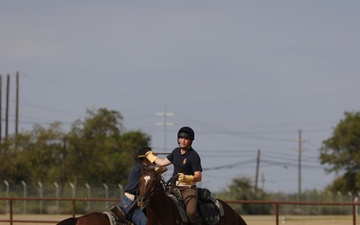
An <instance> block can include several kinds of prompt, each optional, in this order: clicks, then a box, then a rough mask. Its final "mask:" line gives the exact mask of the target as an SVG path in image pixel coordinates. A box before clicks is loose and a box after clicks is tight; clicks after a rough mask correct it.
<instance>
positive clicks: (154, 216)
mask: <svg viewBox="0 0 360 225" xmlns="http://www.w3.org/2000/svg"><path fill="white" fill-rule="evenodd" d="M146 208H147V213H148V220H149V221H151V224H161V225H172V224H175V222H174V221H175V220H174V219H173V216H174V215H175V213H176V212H174V211H173V209H174V206H173V201H172V200H171V199H170V198H169V197H168V196H167V194H166V192H165V190H164V189H163V188H162V186H161V185H158V186H157V187H156V188H155V190H154V195H153V199H152V201H151V203H150V204H149V205H148V206H147V207H146Z"/></svg>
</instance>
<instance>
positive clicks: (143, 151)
mask: <svg viewBox="0 0 360 225" xmlns="http://www.w3.org/2000/svg"><path fill="white" fill-rule="evenodd" d="M148 151H151V148H150V147H144V148H140V149H139V150H138V151H137V157H138V158H139V159H141V158H145V157H146V155H145V154H146V153H147V152H148Z"/></svg>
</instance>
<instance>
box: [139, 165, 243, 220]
mask: <svg viewBox="0 0 360 225" xmlns="http://www.w3.org/2000/svg"><path fill="white" fill-rule="evenodd" d="M169 182H172V183H173V181H172V178H170V180H169V181H168V182H165V181H164V180H163V178H162V176H161V174H160V173H158V172H156V171H154V169H151V168H150V169H149V168H143V175H142V176H141V178H140V187H139V197H138V205H139V206H140V207H146V214H147V217H148V222H147V224H148V225H179V224H189V223H188V222H187V221H186V220H184V217H183V215H181V214H180V212H179V206H178V205H177V204H176V203H175V201H174V200H173V199H172V198H170V197H169V195H168V192H167V189H168V187H169V186H173V185H170V184H169ZM217 200H218V202H219V203H220V204H221V205H222V208H223V212H224V213H223V215H222V216H221V217H219V220H218V221H217V223H216V225H230V224H231V225H246V222H245V221H244V220H243V218H242V217H241V216H240V215H239V214H238V213H237V212H236V211H235V210H234V209H233V208H231V206H230V205H229V204H227V203H225V202H224V201H222V200H220V199H217ZM202 224H204V225H205V224H213V223H206V221H205V220H204V221H203V222H202Z"/></svg>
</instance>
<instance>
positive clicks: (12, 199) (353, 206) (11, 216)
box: [0, 197, 360, 225]
mask: <svg viewBox="0 0 360 225" xmlns="http://www.w3.org/2000/svg"><path fill="white" fill-rule="evenodd" d="M0 201H7V202H8V206H9V210H8V214H9V219H5V220H0V222H9V223H10V225H13V223H25V222H26V223H35V224H36V223H51V224H55V223H58V222H59V221H54V220H17V219H14V211H13V205H14V202H15V201H68V202H71V203H72V204H71V205H72V206H71V207H72V209H71V211H72V216H73V217H75V215H76V202H83V201H87V202H119V201H120V200H119V199H110V198H19V197H5V198H3V197H2V198H0ZM225 202H226V203H229V204H272V205H274V206H275V222H276V225H279V206H280V205H319V206H320V205H333V206H351V209H352V210H351V211H352V221H353V225H356V216H357V207H358V206H359V205H360V203H358V202H354V203H352V202H288V201H259V200H256V201H251V200H225Z"/></svg>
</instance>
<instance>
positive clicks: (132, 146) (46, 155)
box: [0, 108, 360, 198]
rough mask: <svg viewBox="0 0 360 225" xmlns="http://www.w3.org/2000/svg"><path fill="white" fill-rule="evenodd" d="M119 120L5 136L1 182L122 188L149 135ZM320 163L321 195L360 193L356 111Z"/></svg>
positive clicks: (104, 112) (91, 114)
mask: <svg viewBox="0 0 360 225" xmlns="http://www.w3.org/2000/svg"><path fill="white" fill-rule="evenodd" d="M122 122H123V116H122V115H121V113H120V112H118V111H114V110H108V109H106V108H99V109H92V110H87V111H86V116H85V118H84V119H83V120H81V119H78V120H76V121H74V122H73V123H72V124H71V126H70V129H69V131H67V132H65V131H64V129H63V125H62V124H61V122H57V121H56V122H53V123H52V124H50V125H49V126H48V127H43V126H41V125H39V124H34V126H33V128H32V130H30V131H22V132H20V133H18V134H17V135H9V136H8V137H7V138H6V139H4V140H1V142H0V154H1V157H0V178H1V179H2V180H7V181H8V182H10V183H13V184H19V183H21V182H22V181H24V182H26V183H27V184H29V185H31V184H33V185H36V184H37V183H38V182H39V181H40V182H41V183H43V184H53V182H56V183H58V184H59V185H60V186H61V187H64V185H65V184H67V183H69V182H71V183H73V184H75V185H84V184H85V183H88V184H90V185H93V186H97V185H99V186H101V185H102V184H103V183H106V184H108V185H113V186H117V185H118V184H119V183H122V184H125V183H126V182H127V177H128V173H129V171H130V169H131V167H132V166H133V165H134V160H135V159H134V156H135V154H136V151H137V149H139V148H141V147H144V146H150V143H151V137H150V136H149V135H148V134H146V133H144V132H142V131H141V130H136V131H126V129H125V127H124V126H123V123H122ZM319 160H320V163H321V164H322V165H324V166H325V167H326V168H325V170H326V171H327V172H329V173H337V174H338V178H337V179H335V180H334V181H333V183H332V184H330V185H329V186H328V187H326V190H324V191H330V192H341V193H348V192H352V193H356V192H359V191H360V113H359V112H345V113H344V118H342V119H341V120H340V121H339V123H338V124H337V125H336V126H335V127H334V128H333V132H332V135H331V137H329V138H328V139H325V140H324V141H323V142H322V145H321V147H320V149H319ZM244 181H246V180H242V181H239V180H237V179H234V180H233V182H234V183H233V184H235V187H233V188H235V189H238V188H239V187H240V188H242V189H249V190H250V189H253V188H254V187H253V186H252V185H251V181H250V180H247V181H246V182H245V183H244ZM230 188H232V187H230ZM249 198H251V197H249Z"/></svg>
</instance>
